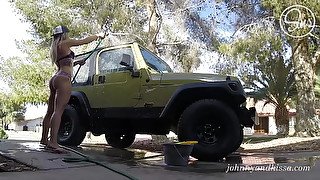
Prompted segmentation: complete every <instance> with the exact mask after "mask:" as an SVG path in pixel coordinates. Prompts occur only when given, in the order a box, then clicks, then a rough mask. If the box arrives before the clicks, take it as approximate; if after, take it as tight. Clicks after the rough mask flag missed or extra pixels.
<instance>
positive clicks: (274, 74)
mask: <svg viewBox="0 0 320 180" xmlns="http://www.w3.org/2000/svg"><path fill="white" fill-rule="evenodd" d="M249 79H250V81H249V82H247V83H248V85H249V86H250V87H251V88H252V89H253V92H252V93H250V94H251V95H252V97H254V98H255V99H257V100H262V99H263V100H266V101H265V104H264V106H265V105H266V104H269V103H271V104H273V105H275V107H276V109H275V120H276V126H277V131H278V133H277V135H278V136H287V135H288V134H289V112H288V109H287V105H289V103H290V102H292V101H291V100H292V98H293V96H294V95H295V94H296V90H295V79H294V71H293V65H292V62H291V61H290V60H284V59H283V56H278V58H272V60H270V61H266V62H260V63H259V64H257V65H256V66H255V75H253V76H250V78H249Z"/></svg>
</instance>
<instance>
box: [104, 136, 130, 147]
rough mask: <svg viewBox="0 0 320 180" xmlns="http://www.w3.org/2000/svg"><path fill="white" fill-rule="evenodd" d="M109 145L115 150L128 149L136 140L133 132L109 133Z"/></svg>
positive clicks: (107, 139)
mask: <svg viewBox="0 0 320 180" xmlns="http://www.w3.org/2000/svg"><path fill="white" fill-rule="evenodd" d="M105 138H106V141H107V143H108V144H109V145H110V146H112V147H114V148H120V149H123V148H127V147H129V146H131V144H132V143H133V142H134V140H135V138H136V134H135V133H133V132H109V133H106V134H105Z"/></svg>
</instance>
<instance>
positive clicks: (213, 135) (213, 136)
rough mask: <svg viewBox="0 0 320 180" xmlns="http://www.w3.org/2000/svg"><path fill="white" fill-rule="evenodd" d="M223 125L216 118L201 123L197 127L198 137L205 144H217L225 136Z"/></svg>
mask: <svg viewBox="0 0 320 180" xmlns="http://www.w3.org/2000/svg"><path fill="white" fill-rule="evenodd" d="M222 129H223V126H222V124H221V123H220V122H217V121H215V120H207V121H203V122H202V123H200V124H199V125H198V126H197V128H196V131H197V137H198V139H199V140H200V141H201V142H203V143H205V144H215V143H217V142H218V141H220V140H221V138H222V137H223V130H222Z"/></svg>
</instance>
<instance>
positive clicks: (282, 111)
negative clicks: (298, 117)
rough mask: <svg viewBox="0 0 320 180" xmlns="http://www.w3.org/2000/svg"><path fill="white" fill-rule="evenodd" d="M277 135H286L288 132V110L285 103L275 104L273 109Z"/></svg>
mask: <svg viewBox="0 0 320 180" xmlns="http://www.w3.org/2000/svg"><path fill="white" fill-rule="evenodd" d="M275 119H276V126H277V136H279V137H286V136H287V135H288V134H289V112H288V110H287V107H286V105H277V107H276V110H275Z"/></svg>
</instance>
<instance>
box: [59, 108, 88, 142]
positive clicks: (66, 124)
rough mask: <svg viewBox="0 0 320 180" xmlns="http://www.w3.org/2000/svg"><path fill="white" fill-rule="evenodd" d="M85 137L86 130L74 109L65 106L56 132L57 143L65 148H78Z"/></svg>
mask: <svg viewBox="0 0 320 180" xmlns="http://www.w3.org/2000/svg"><path fill="white" fill-rule="evenodd" d="M85 136H86V128H85V126H84V125H83V124H81V122H80V118H79V115H78V112H77V110H76V109H75V107H73V106H70V105H67V107H66V108H65V110H64V112H63V114H62V117H61V123H60V128H59V132H58V143H59V144H61V145H66V146H78V145H80V144H81V143H82V141H83V140H84V138H85Z"/></svg>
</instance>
